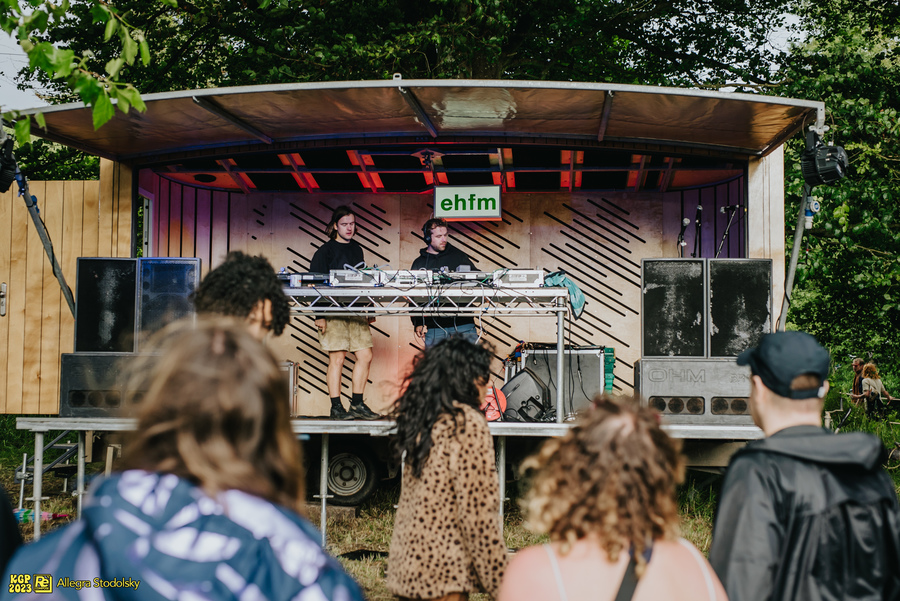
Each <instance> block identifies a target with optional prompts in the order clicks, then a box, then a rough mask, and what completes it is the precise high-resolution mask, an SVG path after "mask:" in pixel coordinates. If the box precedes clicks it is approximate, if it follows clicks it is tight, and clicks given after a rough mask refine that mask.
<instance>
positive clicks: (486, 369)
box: [391, 336, 493, 478]
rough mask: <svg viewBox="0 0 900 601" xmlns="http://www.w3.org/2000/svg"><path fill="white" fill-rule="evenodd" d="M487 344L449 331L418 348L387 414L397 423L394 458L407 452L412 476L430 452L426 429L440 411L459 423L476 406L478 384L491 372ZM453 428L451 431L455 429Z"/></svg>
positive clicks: (417, 471) (428, 433)
mask: <svg viewBox="0 0 900 601" xmlns="http://www.w3.org/2000/svg"><path fill="white" fill-rule="evenodd" d="M492 357H493V351H492V349H491V348H490V347H489V346H487V345H486V344H484V343H479V344H472V343H471V342H468V341H466V340H465V339H463V338H462V337H460V336H451V337H450V338H447V339H445V340H442V341H440V342H438V343H437V344H435V345H434V346H432V347H431V348H429V349H426V350H425V351H424V352H422V353H420V354H419V355H418V356H417V357H416V359H415V360H414V363H413V369H412V372H411V373H410V374H409V376H407V378H406V381H405V386H406V389H405V391H404V392H403V394H402V395H401V396H400V398H399V399H397V402H396V404H395V405H394V410H393V412H392V415H391V417H392V418H393V419H395V420H396V422H397V435H396V436H395V437H394V441H393V449H394V453H395V455H396V457H397V458H398V459H400V458H402V457H403V454H404V453H406V459H405V461H406V463H407V464H408V465H409V466H410V467H411V468H412V470H413V474H414V475H415V477H416V478H418V477H420V476H421V475H422V468H423V467H424V466H425V463H426V462H427V461H428V454H429V453H430V452H431V446H432V440H431V430H432V428H433V427H434V425H435V423H436V422H437V421H438V419H439V418H441V417H442V416H443V415H445V414H446V415H450V416H452V417H453V419H454V428H458V427H460V423H461V421H462V417H463V416H462V413H463V409H462V408H461V407H460V406H459V405H469V406H470V407H475V408H476V409H477V408H478V407H480V406H481V403H482V401H483V399H481V398H480V395H479V390H478V386H479V385H483V384H485V383H486V382H487V381H488V380H489V379H490V375H491V359H492ZM454 431H455V430H454Z"/></svg>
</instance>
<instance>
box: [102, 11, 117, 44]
mask: <svg viewBox="0 0 900 601" xmlns="http://www.w3.org/2000/svg"><path fill="white" fill-rule="evenodd" d="M118 26H119V21H118V19H116V18H115V17H112V16H110V17H109V20H108V21H107V22H106V29H105V30H104V31H103V41H104V42H108V41H109V39H110V38H111V37H113V34H114V33H115V32H116V28H117V27H118Z"/></svg>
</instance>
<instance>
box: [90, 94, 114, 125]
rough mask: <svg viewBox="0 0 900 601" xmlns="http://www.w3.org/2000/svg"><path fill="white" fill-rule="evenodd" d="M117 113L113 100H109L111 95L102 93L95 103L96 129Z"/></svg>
mask: <svg viewBox="0 0 900 601" xmlns="http://www.w3.org/2000/svg"><path fill="white" fill-rule="evenodd" d="M115 114H116V109H115V107H114V106H113V104H112V102H110V100H109V96H107V95H106V94H102V95H101V96H99V97H98V98H97V102H95V103H94V111H93V118H94V129H100V127H102V126H103V125H104V124H105V123H106V122H107V121H109V120H110V119H112V118H113V115H115Z"/></svg>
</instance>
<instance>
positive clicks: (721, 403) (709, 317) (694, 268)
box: [635, 259, 772, 424]
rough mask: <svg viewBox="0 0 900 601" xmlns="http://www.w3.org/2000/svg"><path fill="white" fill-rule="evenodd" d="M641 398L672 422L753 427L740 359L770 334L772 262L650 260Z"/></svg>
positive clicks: (645, 273)
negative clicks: (747, 425)
mask: <svg viewBox="0 0 900 601" xmlns="http://www.w3.org/2000/svg"><path fill="white" fill-rule="evenodd" d="M641 284H642V292H643V294H642V303H641V360H640V361H639V362H637V363H636V364H635V383H636V385H637V386H638V390H637V392H638V393H639V394H640V395H641V396H642V397H643V398H645V399H646V400H647V402H648V404H649V405H650V406H651V407H654V408H655V409H657V410H658V411H659V412H660V413H662V414H663V415H665V416H666V421H668V422H669V423H704V424H743V423H752V417H751V416H750V413H749V405H748V402H747V401H748V397H749V395H750V372H749V369H748V368H747V367H740V366H738V365H737V363H736V362H735V358H736V357H737V356H738V355H739V354H740V353H741V352H743V351H744V350H745V349H747V348H750V347H752V346H756V345H757V344H758V343H759V340H760V339H761V338H762V336H763V335H764V334H766V333H769V332H771V331H772V261H771V260H769V259H645V260H644V261H643V262H642V264H641Z"/></svg>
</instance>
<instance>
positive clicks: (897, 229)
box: [780, 0, 900, 370]
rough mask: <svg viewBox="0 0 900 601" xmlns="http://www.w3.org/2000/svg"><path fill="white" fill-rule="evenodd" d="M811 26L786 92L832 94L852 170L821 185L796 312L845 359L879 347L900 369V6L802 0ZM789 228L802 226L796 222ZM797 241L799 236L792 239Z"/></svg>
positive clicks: (831, 118) (792, 178) (796, 145)
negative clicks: (805, 0)
mask: <svg viewBox="0 0 900 601" xmlns="http://www.w3.org/2000/svg"><path fill="white" fill-rule="evenodd" d="M800 8H801V16H802V18H803V21H801V26H802V27H805V28H806V30H807V31H809V32H810V33H809V36H808V38H807V40H806V41H805V42H804V43H802V44H799V45H797V46H796V47H795V48H794V49H793V50H792V52H791V53H790V56H789V58H788V60H786V61H785V69H786V70H785V76H786V82H785V83H784V84H783V86H782V87H781V88H780V92H781V93H783V94H784V95H788V96H795V97H800V98H810V99H815V100H822V101H824V102H825V103H826V106H827V107H828V110H829V114H828V124H829V126H830V127H831V129H830V131H829V132H828V133H827V135H826V138H827V139H829V140H830V141H832V143H834V144H836V145H840V146H843V147H844V148H845V149H846V150H847V152H848V154H849V157H850V163H851V169H850V174H849V175H848V177H846V178H845V179H843V180H841V181H839V182H838V183H836V184H834V185H832V186H828V187H819V188H815V189H814V195H815V196H816V197H817V198H818V199H819V200H820V202H821V204H822V207H823V208H822V212H821V213H820V214H819V215H818V216H817V217H816V225H815V227H814V228H813V229H812V230H811V231H809V232H808V233H807V235H806V237H805V239H804V248H803V249H802V250H803V252H802V254H801V263H800V266H799V269H798V274H797V275H798V285H797V288H796V289H795V290H796V293H795V302H794V303H793V305H792V307H791V312H790V314H789V319H790V321H791V322H792V323H793V324H794V325H795V326H796V327H798V328H801V329H804V330H807V331H809V332H811V333H813V334H814V335H816V336H817V337H818V338H819V339H820V340H822V342H823V343H824V344H826V345H827V346H829V348H831V349H832V352H833V353H834V354H835V355H836V356H837V357H842V358H846V356H847V355H848V354H850V353H853V354H857V355H864V357H865V358H866V359H868V358H869V356H870V355H869V354H870V353H871V356H872V357H873V358H875V359H876V360H879V361H880V362H881V363H882V364H883V365H885V366H888V368H889V370H896V369H897V368H900V338H898V336H897V333H896V326H897V324H900V194H898V192H897V185H898V183H900V119H898V107H900V8H898V6H897V5H896V3H893V4H892V3H883V2H874V1H871V2H870V1H868V0H862V1H856V0H854V2H852V3H851V2H849V1H847V0H831V1H829V2H824V3H818V4H803V5H801V7H800ZM802 150H803V144H802V142H801V141H800V140H793V141H791V142H790V143H789V144H788V146H787V151H786V153H785V174H786V177H787V181H786V194H787V197H788V198H789V199H792V200H793V206H792V208H791V209H790V210H788V211H786V214H787V215H788V216H789V217H791V216H796V214H797V213H796V211H797V208H798V204H797V202H799V199H800V195H801V188H802V178H801V177H800V172H799V160H800V158H799V155H800V152H802ZM789 230H790V231H792V230H793V223H790V225H789ZM789 240H790V238H789Z"/></svg>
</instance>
